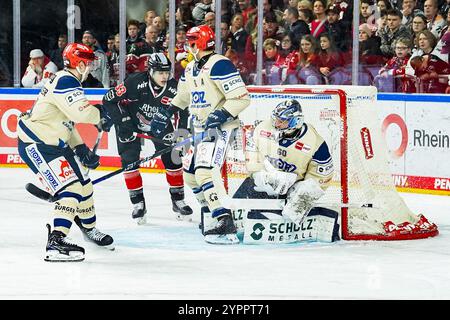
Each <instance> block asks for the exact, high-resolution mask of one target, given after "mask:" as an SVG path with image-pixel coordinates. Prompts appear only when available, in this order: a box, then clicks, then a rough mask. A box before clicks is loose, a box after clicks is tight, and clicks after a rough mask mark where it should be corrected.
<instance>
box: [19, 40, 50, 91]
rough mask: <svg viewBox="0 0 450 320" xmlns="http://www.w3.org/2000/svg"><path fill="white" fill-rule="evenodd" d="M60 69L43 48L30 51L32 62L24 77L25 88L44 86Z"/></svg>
mask: <svg viewBox="0 0 450 320" xmlns="http://www.w3.org/2000/svg"><path fill="white" fill-rule="evenodd" d="M56 71H58V67H57V66H56V64H54V63H53V62H52V61H50V59H49V58H48V57H47V56H45V55H44V52H42V50H41V49H33V50H31V51H30V62H28V67H27V70H26V71H25V74H24V75H23V77H22V85H23V86H24V87H25V88H42V87H43V86H44V84H45V83H46V82H47V80H48V78H49V77H50V76H51V75H52V74H54V73H55V72H56Z"/></svg>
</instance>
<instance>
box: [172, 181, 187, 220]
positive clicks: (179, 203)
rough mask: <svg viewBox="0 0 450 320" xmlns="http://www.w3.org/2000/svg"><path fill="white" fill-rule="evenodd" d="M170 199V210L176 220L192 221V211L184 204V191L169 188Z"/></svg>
mask: <svg viewBox="0 0 450 320" xmlns="http://www.w3.org/2000/svg"><path fill="white" fill-rule="evenodd" d="M169 192H170V197H171V199H172V210H173V212H175V213H176V214H177V219H178V220H184V221H192V212H193V211H192V209H191V207H189V206H188V205H187V204H186V202H184V189H183V188H182V187H181V188H170V189H169Z"/></svg>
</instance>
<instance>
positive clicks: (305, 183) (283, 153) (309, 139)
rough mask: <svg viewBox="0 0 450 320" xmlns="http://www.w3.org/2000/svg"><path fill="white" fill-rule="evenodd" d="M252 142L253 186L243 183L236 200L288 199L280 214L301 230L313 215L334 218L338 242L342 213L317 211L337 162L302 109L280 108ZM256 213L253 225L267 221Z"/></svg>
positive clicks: (293, 104) (293, 103)
mask: <svg viewBox="0 0 450 320" xmlns="http://www.w3.org/2000/svg"><path fill="white" fill-rule="evenodd" d="M251 140H252V141H250V142H249V143H247V150H246V151H247V157H248V162H247V169H248V171H249V173H250V175H251V178H252V180H251V179H248V180H247V181H245V182H244V184H243V186H241V188H240V190H238V191H237V192H236V197H240V198H245V197H249V194H253V195H252V196H250V197H259V198H285V199H286V198H287V201H286V205H285V206H284V207H283V209H282V210H279V212H278V213H281V214H282V216H283V217H284V218H286V219H289V220H291V221H292V222H294V223H295V224H296V225H297V226H301V224H302V222H303V221H304V219H305V218H306V217H307V216H308V215H321V216H326V217H329V218H330V219H332V220H333V221H334V223H331V224H328V225H330V229H329V230H327V231H329V232H328V233H327V234H328V235H329V241H335V240H337V239H339V225H338V224H337V217H338V214H337V212H335V211H332V210H329V209H326V208H320V207H314V202H315V201H316V200H317V199H319V198H320V197H321V196H322V195H323V194H324V190H326V189H327V187H328V186H329V184H330V182H331V179H332V177H333V174H334V168H333V159H332V157H331V154H330V151H329V149H328V145H327V143H326V142H325V141H324V139H323V138H322V137H321V136H320V135H319V133H318V132H317V131H316V129H315V128H314V127H313V126H312V125H311V124H309V123H305V122H304V116H303V113H302V109H301V106H300V103H299V102H298V101H297V100H286V101H284V102H281V103H279V104H278V105H277V106H276V107H275V109H274V110H273V111H272V115H271V119H267V120H264V121H263V122H261V123H260V124H259V125H258V126H256V128H255V131H254V133H253V138H252V139H251ZM244 194H245V196H244ZM254 209H255V210H252V211H251V212H250V213H249V215H248V218H249V219H248V220H249V221H251V220H252V218H253V217H255V216H256V217H259V218H261V217H264V215H261V213H263V212H261V210H257V209H258V208H254ZM247 223H248V221H247ZM322 229H323V228H322Z"/></svg>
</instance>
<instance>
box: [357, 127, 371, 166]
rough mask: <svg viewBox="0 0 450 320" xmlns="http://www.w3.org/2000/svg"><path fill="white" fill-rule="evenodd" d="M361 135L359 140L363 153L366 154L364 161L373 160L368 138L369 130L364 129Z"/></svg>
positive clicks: (369, 138)
mask: <svg viewBox="0 0 450 320" xmlns="http://www.w3.org/2000/svg"><path fill="white" fill-rule="evenodd" d="M360 133H361V140H362V144H363V148H364V152H365V154H366V159H367V160H368V159H371V158H373V147H372V139H371V137H370V131H369V128H367V127H364V128H362V129H361V131H360Z"/></svg>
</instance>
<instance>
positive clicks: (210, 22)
mask: <svg viewBox="0 0 450 320" xmlns="http://www.w3.org/2000/svg"><path fill="white" fill-rule="evenodd" d="M205 24H206V25H207V26H209V27H210V28H211V29H212V31H214V32H216V30H215V29H216V14H215V13H214V12H208V13H207V14H205ZM242 25H244V24H242Z"/></svg>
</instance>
